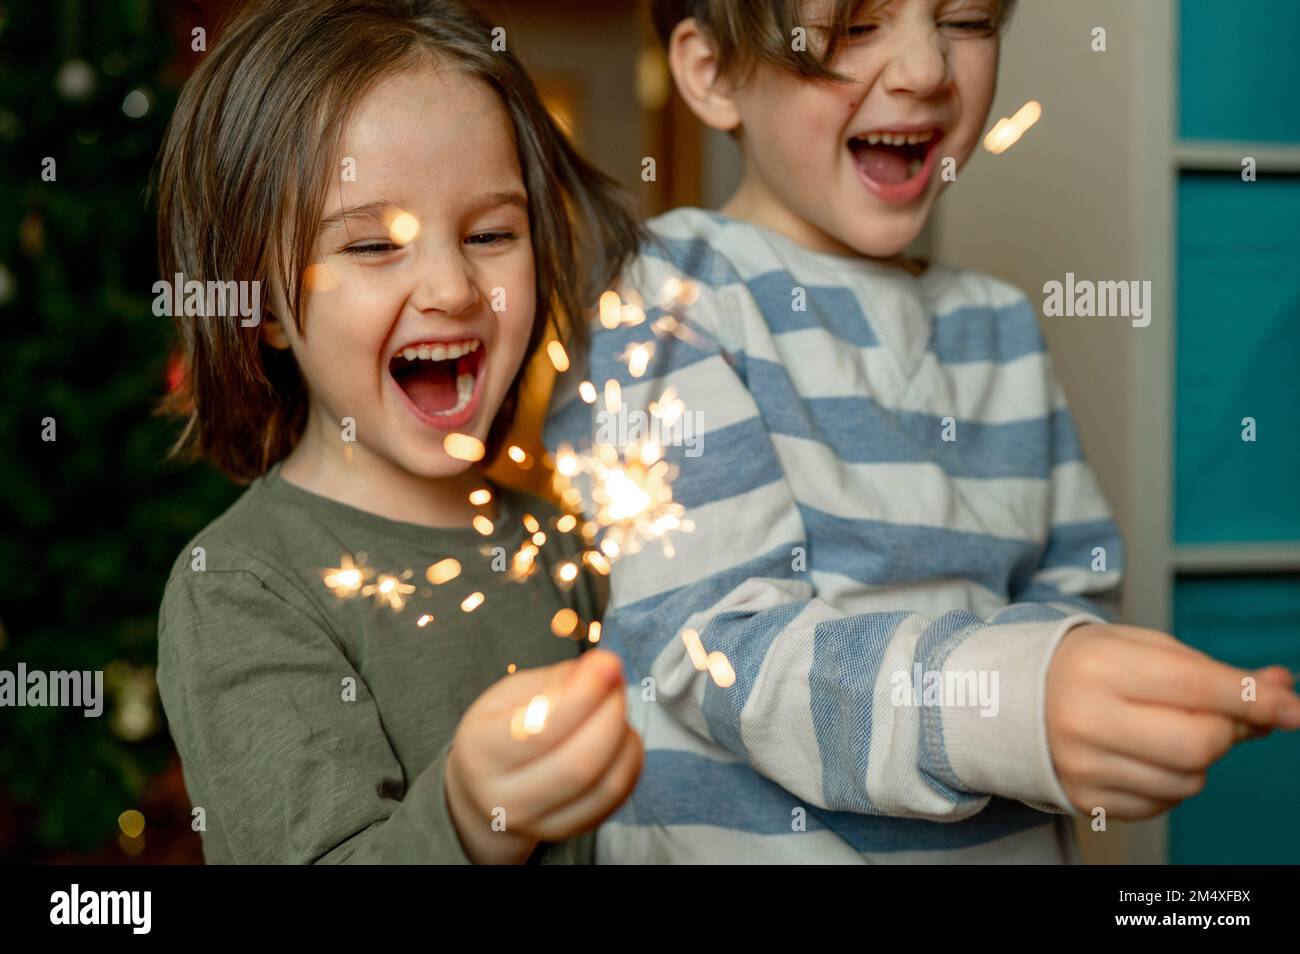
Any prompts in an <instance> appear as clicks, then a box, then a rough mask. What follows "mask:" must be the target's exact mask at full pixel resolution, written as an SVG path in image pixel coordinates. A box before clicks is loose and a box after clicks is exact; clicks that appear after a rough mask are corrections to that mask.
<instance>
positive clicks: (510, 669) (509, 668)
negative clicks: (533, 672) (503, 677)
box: [506, 663, 515, 675]
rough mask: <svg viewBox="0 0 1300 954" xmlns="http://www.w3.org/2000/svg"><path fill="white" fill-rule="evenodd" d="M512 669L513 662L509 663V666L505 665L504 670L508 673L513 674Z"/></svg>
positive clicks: (513, 666) (513, 667) (513, 668)
mask: <svg viewBox="0 0 1300 954" xmlns="http://www.w3.org/2000/svg"><path fill="white" fill-rule="evenodd" d="M514 671H515V664H514V663H511V664H510V665H509V666H506V672H508V673H510V674H511V675H513V674H514Z"/></svg>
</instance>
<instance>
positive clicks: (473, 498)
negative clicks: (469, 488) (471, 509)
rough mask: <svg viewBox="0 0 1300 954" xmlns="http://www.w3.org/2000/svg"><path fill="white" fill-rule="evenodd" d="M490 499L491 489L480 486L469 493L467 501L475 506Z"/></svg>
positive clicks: (481, 504) (479, 505)
mask: <svg viewBox="0 0 1300 954" xmlns="http://www.w3.org/2000/svg"><path fill="white" fill-rule="evenodd" d="M491 500H492V491H490V490H488V489H487V488H486V487H480V488H479V489H478V490H476V491H474V492H473V493H471V494H470V495H469V502H470V503H472V504H473V505H474V506H476V507H481V506H483V505H484V504H485V503H488V502H490V501H491Z"/></svg>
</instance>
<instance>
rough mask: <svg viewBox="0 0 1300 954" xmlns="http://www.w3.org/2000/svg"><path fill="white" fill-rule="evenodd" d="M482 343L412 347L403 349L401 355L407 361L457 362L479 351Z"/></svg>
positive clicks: (468, 342) (464, 342)
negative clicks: (458, 359)
mask: <svg viewBox="0 0 1300 954" xmlns="http://www.w3.org/2000/svg"><path fill="white" fill-rule="evenodd" d="M480 344H482V342H480V341H458V342H454V343H452V344H448V345H443V344H432V345H427V344H423V345H412V346H411V347H409V348H403V349H402V351H401V355H402V357H403V358H405V359H406V360H407V361H415V360H420V361H455V360H456V359H457V358H463V357H465V355H467V354H473V353H474V352H475V351H477V350H478V346H479V345H480Z"/></svg>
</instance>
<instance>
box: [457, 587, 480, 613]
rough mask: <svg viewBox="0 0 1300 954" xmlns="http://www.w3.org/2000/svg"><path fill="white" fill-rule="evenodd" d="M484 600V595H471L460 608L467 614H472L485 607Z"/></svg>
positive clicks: (463, 601)
mask: <svg viewBox="0 0 1300 954" xmlns="http://www.w3.org/2000/svg"><path fill="white" fill-rule="evenodd" d="M483 599H484V597H483V594H482V593H478V592H475V593H471V594H470V595H469V596H467V597H465V599H463V600H462V601H461V604H460V608H461V609H462V610H464V611H465V612H466V613H472V612H474V611H475V610H476V609H478V608H479V607H480V606H482V605H483Z"/></svg>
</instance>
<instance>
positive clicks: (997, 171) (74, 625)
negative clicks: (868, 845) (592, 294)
mask: <svg viewBox="0 0 1300 954" xmlns="http://www.w3.org/2000/svg"><path fill="white" fill-rule="evenodd" d="M479 5H480V6H481V7H482V8H483V9H484V11H485V12H486V13H487V14H488V16H489V17H490V18H491V19H492V21H493V22H494V23H496V24H499V25H502V26H504V27H505V28H506V30H507V36H508V42H509V43H510V46H511V48H512V49H514V50H515V51H516V52H517V53H519V55H520V56H521V57H522V58H523V60H524V61H525V63H526V64H527V65H528V66H529V68H530V69H531V70H532V72H533V75H534V77H535V79H536V80H537V82H538V85H539V87H540V88H541V90H542V92H543V95H544V97H545V99H546V102H547V105H548V106H549V108H550V109H551V110H552V112H553V113H554V115H555V116H556V117H557V119H558V120H559V121H560V122H561V123H562V125H563V126H564V127H565V129H566V130H567V131H568V132H569V134H570V135H571V136H572V137H573V139H574V140H575V141H576V142H577V144H578V145H579V147H580V148H581V149H582V150H583V151H585V152H586V154H587V155H589V156H590V157H591V158H593V159H594V160H595V161H596V162H597V163H598V164H599V165H601V166H602V167H603V168H605V169H606V170H607V171H609V172H610V173H611V174H613V175H614V176H615V177H617V178H618V179H620V180H621V181H622V182H623V183H624V184H625V185H626V186H627V188H628V189H629V190H630V191H631V193H632V194H633V196H634V197H635V199H636V202H637V203H638V206H639V208H640V209H641V211H642V212H643V213H644V214H646V215H652V214H655V213H658V212H661V211H664V210H666V209H669V208H672V207H675V206H678V205H686V204H690V205H704V206H716V205H719V204H721V203H722V202H724V201H725V199H726V198H727V196H728V195H729V193H730V190H731V189H732V188H733V187H734V185H735V183H736V181H737V176H738V174H739V157H738V155H737V152H736V150H735V147H734V145H733V144H732V143H731V141H730V140H729V139H728V138H727V137H726V136H723V135H719V134H713V133H708V132H706V131H704V130H703V129H702V128H701V127H700V126H699V125H698V123H696V121H695V120H694V118H693V117H692V116H691V115H690V114H689V113H688V111H687V110H686V109H685V107H684V106H683V104H682V103H681V101H680V100H679V99H678V98H677V97H676V96H675V94H674V93H673V91H672V88H671V86H672V84H671V82H670V79H669V77H668V74H667V71H666V68H665V65H664V61H663V57H662V54H661V53H660V52H659V50H658V47H657V44H656V41H655V38H654V35H653V31H652V29H651V27H650V24H649V18H648V15H647V7H648V3H647V2H646V0H585V2H584V0H492V2H483V3H481V4H479ZM234 6H236V3H234V2H232V0H43V2H42V0H0V328H3V334H4V348H3V352H2V354H3V362H4V364H3V373H2V374H0V488H3V495H2V497H0V580H2V581H3V583H2V586H0V669H4V670H9V671H15V670H16V668H17V665H18V663H19V662H23V663H25V664H26V665H27V666H28V668H30V669H42V670H67V669H101V670H103V671H104V673H105V691H106V695H107V705H106V709H105V713H104V716H103V717H102V718H99V719H87V718H84V717H83V716H82V714H81V711H80V710H66V709H55V708H5V709H0V860H2V861H5V862H10V863H14V862H19V863H21V862H55V863H57V862H69V861H79V862H106V863H124V862H133V863H178V862H201V861H202V854H201V851H200V846H199V840H198V835H197V834H196V833H194V832H192V831H191V830H190V826H189V822H190V815H189V803H188V800H187V798H186V795H185V791H184V785H183V782H182V780H181V774H180V770H179V763H178V761H177V759H176V756H175V753H174V750H173V748H172V746H171V742H170V739H169V737H168V734H167V729H166V724H165V721H164V719H163V713H162V710H161V707H160V705H159V703H158V698H157V691H156V688H155V685H154V679H153V666H154V663H155V658H156V611H157V606H158V601H159V599H160V596H161V592H162V585H163V581H164V579H165V576H166V573H167V571H168V569H169V567H170V565H171V562H172V560H173V559H174V558H175V556H176V554H177V553H178V552H179V551H180V548H181V547H182V545H183V544H184V543H185V542H186V540H188V539H189V537H190V536H192V535H193V534H194V533H195V532H197V531H198V530H199V529H200V528H201V527H202V526H203V525H205V524H206V523H207V522H208V521H209V520H211V519H212V518H213V517H215V516H217V515H218V514H219V513H220V512H221V511H222V510H223V509H225V507H226V506H228V505H229V503H230V502H231V501H232V500H233V499H234V497H235V496H236V495H237V494H238V490H237V489H236V488H234V487H231V486H230V485H229V484H228V483H227V482H226V481H225V480H224V478H222V477H221V476H220V475H219V474H217V473H215V472H214V471H213V470H212V469H211V468H208V467H206V466H183V465H180V464H176V463H169V462H167V461H166V460H165V457H166V451H167V448H168V446H169V445H170V443H171V441H172V439H173V438H174V436H175V433H176V432H175V427H174V425H173V424H171V423H170V422H167V421H165V420H161V419H159V418H157V417H155V416H154V415H153V413H152V410H153V408H154V406H155V404H156V402H157V400H158V399H159V398H160V397H161V396H162V395H163V394H164V393H165V392H166V390H167V388H168V387H169V382H170V383H174V381H175V375H176V374H178V373H179V372H178V369H177V367H176V366H175V365H174V364H173V363H172V362H171V359H170V353H171V346H172V336H171V329H170V327H169V323H168V321H167V319H158V318H155V317H154V316H153V314H152V311H151V303H152V297H153V296H152V292H151V287H152V285H153V282H154V281H155V280H156V279H157V278H158V276H157V275H156V274H155V271H156V268H155V237H154V218H153V214H154V210H153V208H152V207H151V206H150V205H149V203H148V198H147V195H146V190H145V187H146V183H147V181H148V177H149V173H150V169H151V167H152V164H153V161H154V158H155V156H156V154H157V150H158V146H159V143H160V141H161V137H162V133H163V130H164V128H165V125H166V122H167V119H168V117H169V116H170V114H171V110H172V108H173V106H174V104H175V101H176V96H177V92H178V90H179V88H180V85H181V84H182V83H183V82H184V81H185V78H186V77H187V76H188V75H189V73H190V72H191V71H192V70H193V68H194V66H195V64H196V63H197V61H198V58H199V57H201V56H202V55H203V54H202V52H199V51H196V50H194V49H193V46H194V37H195V34H194V32H193V31H195V30H197V29H202V30H203V31H204V34H203V35H204V37H205V39H206V44H207V46H208V47H209V48H210V46H211V44H212V43H213V42H214V41H215V39H216V36H217V35H218V33H219V26H220V24H221V22H222V20H223V18H224V17H225V16H226V15H227V14H228V12H229V11H230V9H231V8H233V7H234ZM1099 30H1100V31H1102V32H1101V33H1098V31H1099ZM1298 35H1300V4H1297V3H1296V2H1295V0H1238V2H1235V3H1232V4H1224V3H1221V2H1216V0H1143V2H1141V3H1134V2H1132V0H1089V2H1088V3H1086V4H1085V3H1078V2H1075V0H1022V2H1021V4H1020V5H1019V9H1018V10H1017V13H1016V16H1015V19H1014V21H1013V22H1012V25H1011V27H1010V30H1009V32H1008V34H1007V37H1006V39H1005V41H1004V46H1003V68H1002V74H1001V84H1000V89H999V94H998V98H997V100H996V101H995V104H994V108H993V112H992V114H991V116H990V118H989V125H990V126H991V125H992V124H993V123H994V122H995V121H996V120H997V119H998V118H999V117H1002V116H1010V115H1011V114H1013V113H1014V112H1015V111H1016V110H1017V109H1019V108H1020V106H1021V105H1023V104H1024V103H1026V102H1027V101H1029V100H1037V101H1038V102H1039V103H1041V104H1042V110H1043V112H1042V118H1041V119H1040V120H1039V122H1038V123H1037V124H1036V125H1035V126H1033V127H1032V128H1031V129H1029V130H1028V131H1027V132H1026V133H1025V135H1024V137H1023V138H1022V139H1021V140H1020V142H1018V143H1017V144H1016V145H1014V146H1013V147H1011V148H1010V149H1009V150H1008V151H1006V152H1004V153H1002V154H1000V155H996V156H995V155H992V154H990V153H987V152H984V151H982V150H981V151H980V152H979V154H977V156H976V157H975V158H974V159H973V160H972V162H971V163H970V165H969V166H968V167H967V168H966V169H965V170H963V171H962V173H961V175H960V179H959V181H958V182H957V183H956V185H954V186H952V187H950V190H949V192H948V194H947V196H946V197H945V198H944V199H943V200H942V201H941V202H940V203H939V206H938V213H937V215H936V216H935V218H934V220H933V221H932V223H931V226H930V228H929V229H928V231H927V233H926V234H925V235H924V236H923V237H922V239H921V241H920V242H919V243H918V252H920V253H922V254H926V255H930V256H933V257H935V258H939V259H942V260H945V261H949V262H952V263H953V264H958V265H962V266H965V267H969V268H975V269H979V270H983V271H986V272H990V273H992V274H994V275H997V276H999V277H1001V278H1004V279H1006V280H1009V281H1011V282H1013V283H1014V284H1016V285H1018V286H1019V287H1020V288H1022V289H1023V290H1024V291H1025V292H1026V294H1028V295H1029V297H1030V300H1031V301H1041V300H1042V287H1043V284H1044V283H1045V282H1047V281H1050V280H1056V281H1064V280H1065V275H1066V273H1067V272H1072V273H1074V274H1075V275H1076V276H1077V277H1078V278H1080V279H1093V280H1099V281H1100V280H1111V281H1120V280H1148V281H1151V282H1152V289H1153V297H1154V308H1153V314H1152V321H1151V324H1150V325H1149V326H1148V327H1146V328H1134V327H1132V325H1131V324H1130V322H1129V321H1127V320H1121V319H1078V318H1042V319H1041V321H1042V324H1043V328H1044V331H1045V333H1046V335H1047V338H1048V340H1049V342H1050V344H1051V346H1052V350H1053V353H1054V356H1055V363H1056V368H1057V374H1058V376H1059V378H1060V379H1061V380H1062V382H1063V385H1064V387H1065V389H1066V391H1067V393H1068V395H1069V397H1070V400H1071V403H1072V405H1073V408H1074V413H1075V417H1076V419H1077V422H1078V426H1079V430H1080V432H1081V436H1082V439H1083V442H1084V446H1085V448H1086V451H1087V453H1088V455H1089V457H1090V459H1091V461H1092V464H1093V466H1094V468H1095V470H1096V471H1097V473H1098V476H1099V479H1100V481H1101V484H1102V487H1103V489H1104V491H1105V493H1106V496H1107V498H1108V500H1109V501H1110V503H1111V506H1112V508H1113V510H1114V511H1115V514H1116V517H1117V519H1118V520H1119V523H1120V525H1121V527H1122V529H1123V531H1124V536H1125V540H1126V544H1127V562H1128V580H1127V586H1126V594H1125V606H1124V615H1125V619H1126V621H1128V622H1132V623H1135V624H1139V625H1146V626H1153V627H1156V628H1161V629H1169V630H1171V631H1173V632H1175V633H1176V634H1177V635H1178V636H1179V637H1180V638H1181V639H1183V640H1184V641H1186V642H1189V643H1191V644H1193V645H1195V646H1198V647H1199V648H1201V649H1204V650H1206V651H1207V652H1210V653H1212V654H1213V655H1215V656H1217V657H1220V658H1222V659H1225V660H1228V661H1229V662H1232V663H1234V664H1237V665H1241V666H1246V667H1255V666H1261V665H1264V664H1267V663H1275V662H1280V663H1283V664H1286V665H1288V666H1290V668H1291V669H1292V670H1294V671H1300V423H1298V422H1297V415H1298V414H1300V373H1297V370H1296V367H1297V363H1298V362H1300V225H1298V224H1297V223H1300V96H1298V94H1297V91H1300V59H1298V58H1296V57H1295V55H1294V50H1293V46H1294V40H1295V37H1296V36H1298ZM47 157H49V158H53V159H55V161H56V170H57V173H56V177H55V179H54V181H45V180H44V179H43V178H42V169H43V168H44V167H45V160H46V159H47ZM645 157H654V158H655V160H656V170H655V171H656V175H655V178H654V180H653V181H644V180H643V179H642V175H641V173H642V168H643V167H642V159H643V158H645ZM1246 158H1250V159H1252V160H1254V162H1253V164H1251V165H1253V167H1254V169H1255V177H1254V181H1245V180H1244V179H1243V175H1242V173H1243V160H1244V159H1246ZM534 370H535V372H536V373H535V374H534V375H533V376H532V378H531V380H530V384H529V388H528V394H527V399H526V402H525V411H526V414H525V419H524V420H523V421H522V422H521V427H520V433H519V435H518V437H517V442H518V443H520V444H521V445H523V446H525V447H526V448H527V449H530V450H532V449H535V448H537V443H536V437H535V430H534V429H535V427H536V421H537V419H538V416H539V415H540V413H541V408H542V407H544V405H545V402H546V399H547V395H548V393H549V386H550V382H549V379H548V376H547V373H546V371H547V368H546V367H543V366H540V365H539V366H536V367H535V369H534ZM1248 417H1249V418H1252V419H1253V420H1254V421H1255V427H1256V434H1255V437H1256V439H1255V440H1254V441H1243V439H1242V430H1243V426H1244V425H1243V419H1244V418H1248ZM46 418H53V419H54V420H55V421H56V425H57V432H56V435H57V439H56V440H54V441H52V442H51V441H47V440H43V439H42V431H43V430H45V427H46V425H45V419H46ZM500 476H504V477H507V478H511V479H514V480H515V481H516V482H517V481H518V479H519V472H518V471H516V470H514V469H513V468H511V469H509V470H508V471H502V472H501V474H500ZM523 479H524V480H525V482H527V481H530V480H531V481H532V483H533V485H534V486H540V474H539V473H537V472H533V473H532V474H528V473H525V474H523ZM1298 806H1300V736H1297V735H1296V734H1290V735H1286V736H1282V735H1280V734H1278V735H1275V736H1274V737H1271V738H1269V739H1266V740H1263V741H1260V742H1255V743H1252V744H1250V745H1247V746H1243V747H1241V748H1239V749H1238V750H1237V751H1235V752H1234V753H1232V754H1231V755H1230V756H1229V757H1228V758H1227V759H1225V760H1224V761H1223V762H1222V763H1221V764H1219V765H1218V766H1216V767H1215V769H1214V770H1213V771H1212V772H1211V774H1210V781H1209V784H1208V786H1207V788H1206V790H1205V792H1204V793H1202V794H1201V795H1200V796H1198V797H1197V798H1195V799H1192V800H1191V801H1189V802H1187V803H1186V804H1184V805H1183V806H1181V807H1179V808H1178V809H1177V810H1175V811H1174V812H1173V813H1172V814H1171V815H1170V816H1168V817H1167V818H1163V819H1160V820H1157V821H1153V822H1149V823H1143V824H1140V825H1125V824H1123V823H1115V822H1112V823H1111V825H1110V826H1109V830H1108V831H1106V832H1104V833H1097V832H1089V833H1088V835H1087V836H1086V837H1084V838H1083V839H1082V843H1083V848H1084V851H1085V855H1086V857H1087V858H1088V860H1090V861H1095V862H1157V863H1158V862H1172V863H1186V862H1208V863H1247V862H1265V863H1297V862H1300V812H1297V807H1298Z"/></svg>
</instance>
